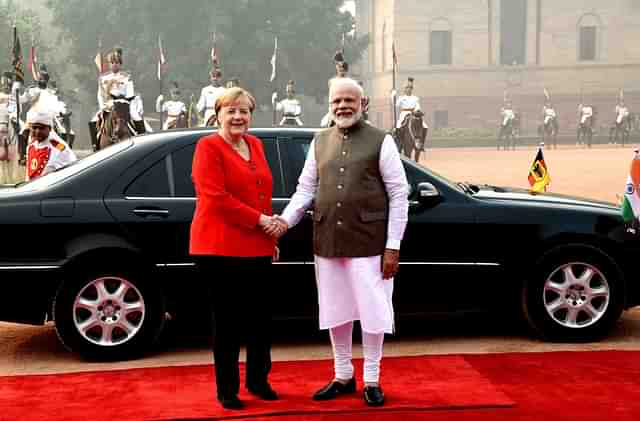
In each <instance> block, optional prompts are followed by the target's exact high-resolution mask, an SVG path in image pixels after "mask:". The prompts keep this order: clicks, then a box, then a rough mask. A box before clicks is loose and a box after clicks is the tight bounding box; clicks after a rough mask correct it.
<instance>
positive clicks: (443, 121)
mask: <svg viewBox="0 0 640 421" xmlns="http://www.w3.org/2000/svg"><path fill="white" fill-rule="evenodd" d="M445 127H449V111H447V110H435V111H434V112H433V128H434V129H442V128H445Z"/></svg>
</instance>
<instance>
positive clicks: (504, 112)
mask: <svg viewBox="0 0 640 421" xmlns="http://www.w3.org/2000/svg"><path fill="white" fill-rule="evenodd" d="M500 116H501V117H502V124H501V125H502V127H507V126H508V125H509V124H513V119H514V118H515V117H516V114H515V112H514V111H513V105H512V104H511V101H507V102H506V103H505V104H504V105H503V106H502V108H501V109H500Z"/></svg>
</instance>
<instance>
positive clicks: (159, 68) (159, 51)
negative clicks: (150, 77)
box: [158, 35, 164, 130]
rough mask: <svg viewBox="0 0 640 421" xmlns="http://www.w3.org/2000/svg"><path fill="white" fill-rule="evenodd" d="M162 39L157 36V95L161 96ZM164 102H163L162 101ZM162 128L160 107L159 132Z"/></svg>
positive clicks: (162, 119) (162, 121)
mask: <svg viewBox="0 0 640 421" xmlns="http://www.w3.org/2000/svg"><path fill="white" fill-rule="evenodd" d="M163 54H164V53H163V51H162V37H161V36H160V35H158V88H159V89H160V93H159V94H158V96H159V95H162V55H163ZM162 102H164V101H162ZM163 127H164V113H163V112H162V107H161V108H160V130H162V128H163Z"/></svg>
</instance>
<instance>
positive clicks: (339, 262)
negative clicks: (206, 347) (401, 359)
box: [281, 78, 408, 406]
mask: <svg viewBox="0 0 640 421" xmlns="http://www.w3.org/2000/svg"><path fill="white" fill-rule="evenodd" d="M362 96H363V91H362V88H361V87H360V86H359V85H358V83H357V82H356V81H354V80H353V79H349V78H342V79H336V80H335V81H334V83H333V84H332V85H331V89H330V94H329V101H330V110H331V114H332V116H333V119H334V121H335V122H336V126H334V127H331V128H329V129H326V130H325V131H323V132H320V133H318V134H317V135H316V137H315V138H314V140H313V142H312V144H311V147H310V149H309V153H308V155H307V158H306V161H305V165H304V168H303V170H302V173H301V175H300V178H299V180H298V187H297V190H296V193H295V194H294V195H293V197H292V198H291V201H290V203H289V205H288V206H287V207H286V209H285V210H284V212H283V214H282V217H281V219H282V220H283V222H282V224H283V229H286V228H288V227H292V226H294V225H295V224H297V223H298V222H299V221H300V219H301V218H302V217H303V215H304V213H305V211H306V209H307V208H309V207H311V206H312V203H314V202H315V204H314V206H315V207H314V221H316V223H317V224H316V223H314V237H316V235H317V233H318V232H319V231H320V230H323V229H327V228H328V229H329V230H331V229H334V228H332V227H333V226H329V227H327V224H328V223H330V222H329V221H331V219H330V218H327V219H326V220H325V222H321V221H322V219H323V216H322V214H321V212H324V211H323V210H322V209H318V207H319V206H320V205H319V204H318V202H319V201H320V196H319V192H322V191H327V190H326V189H329V190H331V189H332V188H333V187H332V186H326V185H325V186H323V185H322V184H321V183H322V182H323V181H322V180H323V179H324V178H323V176H322V174H323V173H324V174H326V172H327V171H330V170H331V168H333V169H335V172H336V173H337V175H336V177H338V178H337V179H338V180H340V176H341V175H343V174H347V175H348V174H349V172H350V171H353V170H352V168H355V167H357V166H358V165H360V164H359V162H357V158H355V156H360V155H359V154H360V150H359V149H357V148H356V143H355V142H363V141H365V142H369V140H367V138H365V139H363V137H362V136H363V135H362V133H367V135H366V136H369V134H373V136H371V139H370V140H371V142H379V144H380V146H379V149H378V150H377V152H376V153H377V155H375V156H377V157H378V158H377V162H376V163H375V167H377V169H378V172H379V176H377V177H378V179H377V181H376V178H375V177H374V179H373V180H372V179H371V178H368V179H366V180H364V179H363V180H362V182H360V181H361V180H359V179H356V180H351V181H352V182H351V183H349V182H346V183H345V184H342V183H341V182H339V181H338V183H339V184H337V185H336V186H335V188H336V189H337V190H338V191H342V190H348V189H350V188H353V189H354V190H351V191H345V192H344V196H340V194H339V193H338V194H337V196H336V197H338V198H339V199H338V200H337V201H335V203H330V204H329V205H330V206H329V208H330V209H334V210H339V209H341V208H343V209H349V210H351V209H354V208H355V209H356V210H359V213H360V216H361V218H362V219H363V220H367V221H371V222H382V223H383V225H382V227H383V228H382V236H381V238H376V239H375V241H379V240H381V244H382V246H381V252H380V253H379V254H373V255H361V254H363V253H358V252H356V253H353V254H355V255H357V256H352V255H349V253H348V252H347V253H342V252H341V251H340V249H341V248H344V249H346V250H360V249H367V248H368V245H367V244H359V243H358V242H362V238H364V237H361V236H360V234H361V233H360V232H356V231H347V232H342V235H344V236H345V238H348V239H349V240H348V241H345V242H342V243H341V244H338V243H340V242H339V241H336V246H335V249H336V250H337V251H336V252H335V253H329V254H331V256H330V257H326V256H322V255H319V252H318V251H317V244H316V242H315V241H314V253H315V254H316V256H315V264H316V280H317V287H318V301H319V310H320V314H319V320H320V329H329V331H330V336H331V342H332V345H333V353H334V368H335V377H334V380H332V381H331V382H330V383H329V384H328V385H327V386H325V387H324V388H323V389H321V390H319V391H318V392H317V393H316V394H315V395H314V399H316V400H328V399H333V398H335V397H337V396H338V395H340V394H344V393H353V392H355V389H356V384H355V378H354V377H353V365H352V363H351V349H352V329H353V322H354V321H355V320H359V321H360V326H361V329H362V338H363V339H362V340H363V353H364V376H363V377H364V383H365V388H364V399H365V402H366V403H367V404H368V405H371V406H379V405H382V404H383V403H384V395H383V393H382V389H381V388H380V385H379V376H380V360H381V358H382V344H383V341H384V334H385V333H392V332H393V329H394V313H393V304H392V300H391V298H392V293H393V276H394V275H395V273H396V272H397V270H398V258H399V249H400V242H401V240H402V237H403V235H404V230H405V227H406V223H407V214H408V199H407V195H408V184H407V179H406V175H405V172H404V167H403V165H402V161H401V160H400V155H399V153H398V149H397V148H396V146H395V142H394V140H393V138H392V137H391V136H390V135H385V134H384V133H383V132H382V131H380V130H378V129H376V128H373V127H372V126H370V125H369V124H365V123H364V122H363V121H362V101H361V99H362ZM374 138H375V139H374ZM327 139H329V140H327ZM336 139H337V140H336ZM319 141H320V142H321V143H322V144H318V145H316V142H319ZM327 142H333V143H334V144H333V145H332V144H328V143H327ZM376 145H377V144H376ZM318 148H320V149H318ZM322 148H328V149H329V150H331V149H332V148H334V149H335V148H342V152H340V150H337V156H338V157H340V158H338V159H327V157H326V156H325V155H323V156H324V157H317V155H316V154H317V151H326V150H327V149H322ZM359 148H362V146H359ZM365 148H366V147H365ZM352 149H353V152H352ZM351 153H353V155H354V158H353V159H351ZM323 154H324V152H323ZM341 160H342V161H341ZM336 161H340V162H343V161H344V165H343V164H342V163H337V164H336ZM335 165H339V167H335ZM369 170H371V168H369ZM365 182H366V183H373V185H375V186H378V185H381V186H382V187H381V190H380V192H381V194H380V195H379V196H384V198H381V197H376V198H371V197H370V196H369V200H376V199H377V200H382V201H383V203H384V204H385V210H384V211H374V210H370V209H368V208H366V206H365V207H363V205H362V203H361V202H359V201H358V200H354V199H353V198H354V197H359V196H361V195H365V196H366V195H367V193H366V192H365V191H366V190H367V189H368V188H371V184H368V187H367V186H365V185H364V183H365ZM355 186H357V187H355ZM376 188H377V187H376ZM340 197H344V199H340ZM343 200H344V201H343ZM354 202H355V203H354ZM330 212H332V211H329V213H330ZM336 212H337V211H336ZM338 215H339V213H338ZM322 223H324V224H325V225H324V228H323V227H322V225H321V224H322ZM335 223H336V224H337V227H335V230H336V231H338V230H339V228H340V226H341V224H343V222H342V219H341V217H337V220H336V222H335ZM345 225H346V222H345ZM345 243H346V244H345ZM364 254H366V252H364Z"/></svg>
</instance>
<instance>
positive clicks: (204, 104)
mask: <svg viewBox="0 0 640 421" xmlns="http://www.w3.org/2000/svg"><path fill="white" fill-rule="evenodd" d="M224 91H225V88H224V87H223V86H213V85H208V86H205V87H204V88H202V91H201V92H200V99H198V103H197V104H196V109H197V110H198V112H200V113H204V121H203V122H202V125H203V126H206V125H207V122H208V121H209V119H210V118H211V116H214V115H215V114H216V110H215V106H216V100H217V99H218V98H219V97H220V96H221V95H222V94H224Z"/></svg>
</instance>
